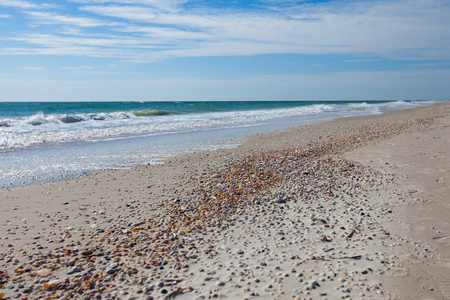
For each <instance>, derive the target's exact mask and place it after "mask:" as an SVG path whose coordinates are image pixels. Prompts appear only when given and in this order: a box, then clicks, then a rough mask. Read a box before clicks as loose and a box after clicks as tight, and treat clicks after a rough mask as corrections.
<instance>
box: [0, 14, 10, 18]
mask: <svg viewBox="0 0 450 300" xmlns="http://www.w3.org/2000/svg"><path fill="white" fill-rule="evenodd" d="M0 18H2V19H7V18H11V15H5V14H0Z"/></svg>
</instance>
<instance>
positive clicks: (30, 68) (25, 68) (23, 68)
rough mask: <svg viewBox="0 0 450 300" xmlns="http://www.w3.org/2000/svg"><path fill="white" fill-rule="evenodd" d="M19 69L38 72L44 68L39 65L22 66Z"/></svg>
mask: <svg viewBox="0 0 450 300" xmlns="http://www.w3.org/2000/svg"><path fill="white" fill-rule="evenodd" d="M20 69H21V70H24V71H38V72H41V71H45V68H40V67H22V68H20Z"/></svg>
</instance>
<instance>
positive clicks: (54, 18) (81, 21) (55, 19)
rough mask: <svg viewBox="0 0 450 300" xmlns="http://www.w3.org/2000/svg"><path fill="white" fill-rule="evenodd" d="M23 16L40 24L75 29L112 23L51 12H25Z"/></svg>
mask: <svg viewBox="0 0 450 300" xmlns="http://www.w3.org/2000/svg"><path fill="white" fill-rule="evenodd" d="M25 14H27V15H28V16H30V17H32V18H33V19H35V21H36V22H38V23H40V24H64V25H72V26H77V27H97V26H105V25H107V26H110V25H113V24H112V23H105V22H101V21H97V20H94V19H91V18H83V17H72V16H63V15H59V14H56V13H51V12H37V11H26V12H25Z"/></svg>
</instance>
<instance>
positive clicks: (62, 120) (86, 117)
mask: <svg viewBox="0 0 450 300" xmlns="http://www.w3.org/2000/svg"><path fill="white" fill-rule="evenodd" d="M172 114H176V113H174V112H171V111H166V110H156V109H154V110H153V109H152V110H135V111H129V112H128V111H119V112H112V113H85V114H48V115H46V114H43V113H37V114H34V115H31V116H27V117H23V118H16V119H3V120H0V127H14V126H27V125H31V126H40V125H46V124H72V123H79V122H88V121H113V120H125V119H134V118H139V117H153V116H165V115H172Z"/></svg>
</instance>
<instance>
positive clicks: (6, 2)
mask: <svg viewBox="0 0 450 300" xmlns="http://www.w3.org/2000/svg"><path fill="white" fill-rule="evenodd" d="M0 6H9V7H17V8H25V9H29V8H38V7H39V5H37V4H34V3H31V2H28V1H20V0H2V1H0Z"/></svg>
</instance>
